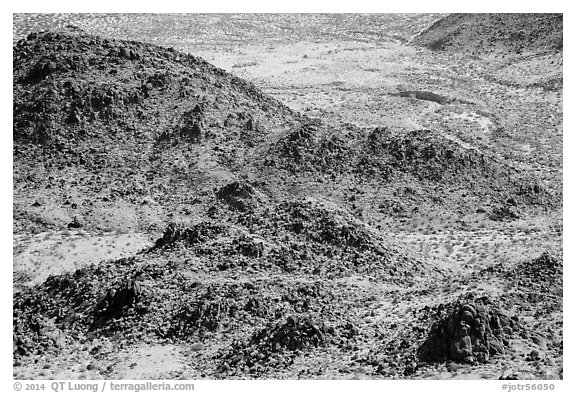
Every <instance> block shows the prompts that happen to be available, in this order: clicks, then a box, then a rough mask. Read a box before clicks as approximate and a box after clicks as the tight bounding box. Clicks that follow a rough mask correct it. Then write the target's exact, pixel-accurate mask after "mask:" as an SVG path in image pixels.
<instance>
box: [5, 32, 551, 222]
mask: <svg viewBox="0 0 576 393" xmlns="http://www.w3.org/2000/svg"><path fill="white" fill-rule="evenodd" d="M13 57H14V74H13V86H14V191H15V198H14V201H15V209H14V214H15V230H16V231H17V232H19V231H38V230H43V229H46V228H62V227H65V226H70V227H72V228H75V227H80V226H87V227H89V228H97V229H122V230H130V229H138V230H148V229H149V228H152V229H155V230H161V228H163V227H164V226H165V225H166V224H167V223H168V222H169V221H170V220H167V217H169V216H170V215H172V218H177V217H183V218H186V217H187V216H190V215H191V214H192V213H193V212H194V214H198V213H199V212H200V211H201V210H202V208H201V205H202V204H203V203H207V202H208V201H210V200H213V199H214V198H215V195H214V192H213V187H215V186H217V187H220V186H222V185H223V184H226V183H229V182H231V181H234V180H238V179H242V178H244V179H258V181H259V182H260V184H259V185H258V186H257V187H256V188H259V189H260V190H259V191H261V192H263V193H264V194H266V195H268V196H269V197H272V198H273V199H275V200H282V199H284V198H286V197H287V196H288V195H289V194H291V191H290V190H292V189H293V188H294V184H298V183H301V182H303V184H306V187H308V188H309V189H311V190H316V191H317V192H315V193H314V195H318V194H320V195H322V194H323V193H324V191H325V188H326V181H327V180H329V182H331V183H333V184H336V187H335V188H336V190H335V191H336V194H337V198H340V199H346V198H348V195H347V194H348V192H347V191H344V189H345V188H349V186H350V185H351V184H364V186H363V187H362V188H366V189H365V190H364V191H367V190H368V189H369V190H370V193H371V194H372V189H373V188H374V187H379V188H384V190H382V191H380V192H379V193H378V194H377V195H376V196H377V197H378V196H383V195H387V196H386V198H385V199H387V200H390V198H392V199H394V201H392V202H391V203H394V204H399V203H400V204H405V203H406V199H405V198H403V197H401V196H398V195H396V196H393V197H391V194H393V193H394V192H396V189H397V186H398V185H400V184H401V185H402V186H405V185H410V186H411V187H412V188H413V189H414V190H415V198H413V199H414V201H413V202H410V203H415V204H422V203H424V204H427V205H430V206H442V205H445V204H448V205H452V204H453V203H454V202H455V199H454V198H452V197H450V195H451V194H453V193H454V191H455V189H456V190H458V189H459V190H462V191H463V192H464V193H465V194H466V193H468V194H469V195H470V197H474V198H480V199H483V200H484V201H486V203H487V205H488V206H484V208H487V209H490V208H491V207H492V205H499V204H501V203H506V201H508V200H510V199H512V200H513V201H514V202H513V203H514V204H516V205H522V206H544V207H546V206H551V205H556V204H557V203H558V198H557V197H555V196H554V195H551V194H549V193H548V192H547V191H546V190H545V188H544V187H542V185H541V184H539V182H538V180H537V179H535V178H529V177H527V176H525V175H523V174H522V173H521V172H519V171H518V170H516V169H514V168H509V167H507V166H506V165H505V164H503V163H501V162H499V161H498V160H495V159H494V158H492V157H490V156H487V155H486V154H483V153H480V152H478V151H475V150H473V149H472V150H471V149H469V148H466V147H463V146H461V145H458V144H456V143H454V142H452V141H450V140H448V139H446V138H444V137H442V136H440V135H438V134H436V133H435V132H434V130H430V131H418V132H415V133H414V134H410V135H403V134H402V133H396V132H393V130H388V129H385V128H378V129H375V130H363V129H359V128H358V127H355V126H353V125H341V126H339V127H336V128H334V127H333V126H328V125H325V124H323V123H322V121H320V120H317V119H309V118H307V117H305V116H302V115H300V114H299V113H296V112H293V111H291V110H290V109H288V108H287V107H286V106H284V105H282V104H281V103H280V102H278V101H276V100H274V99H272V98H270V97H268V96H266V95H265V94H263V93H262V92H260V91H259V90H258V89H257V88H255V87H254V86H253V85H252V84H250V83H248V82H246V81H244V80H242V79H239V78H237V77H235V76H233V75H230V74H228V73H226V72H224V71H223V70H221V69H218V68H216V67H213V66H211V65H210V64H208V63H206V62H205V61H203V60H202V59H200V58H196V57H194V56H192V55H189V54H184V53H180V52H177V51H175V50H172V49H169V48H163V47H158V46H153V45H149V44H143V43H138V42H126V41H118V40H110V39H103V38H99V37H95V36H90V35H86V34H84V33H82V32H76V31H72V32H60V33H40V34H31V35H29V36H28V38H27V39H25V40H21V41H19V42H18V43H17V44H16V46H15V47H14V55H13ZM319 176H320V177H325V178H326V180H321V179H319ZM447 183H449V184H450V185H451V187H450V189H448V188H446V187H445V185H446V184H447ZM299 196H301V195H299ZM380 199H381V198H380ZM458 200H459V202H458V203H459V204H460V205H461V206H462V207H463V208H464V207H465V206H467V205H474V206H475V205H477V204H478V202H476V201H470V200H467V199H462V198H458ZM384 202H385V201H383V200H381V201H380V202H379V203H378V204H381V203H384ZM373 203H375V201H372V202H370V203H368V201H367V204H370V205H371V204H373ZM440 208H442V207H440ZM477 208H478V206H477ZM407 209H408V210H410V206H407ZM468 210H469V211H471V212H473V211H474V210H470V209H468ZM115 217H122V220H116V219H115Z"/></svg>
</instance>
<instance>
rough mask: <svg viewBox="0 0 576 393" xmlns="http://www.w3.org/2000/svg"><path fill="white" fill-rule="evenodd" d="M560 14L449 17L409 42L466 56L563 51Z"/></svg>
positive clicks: (465, 15)
mask: <svg viewBox="0 0 576 393" xmlns="http://www.w3.org/2000/svg"><path fill="white" fill-rule="evenodd" d="M562 25H563V17H562V14H451V15H449V16H446V17H445V18H442V19H440V20H439V21H437V22H436V23H434V24H433V25H432V26H431V27H430V28H428V29H426V30H425V31H424V32H422V33H421V34H419V35H418V36H417V37H415V38H414V39H413V40H412V43H413V44H414V45H418V46H424V47H427V48H430V49H432V50H436V51H449V52H466V53H469V54H477V55H479V54H486V53H498V54H520V53H554V52H559V51H562V46H563V41H562V32H563V28H562Z"/></svg>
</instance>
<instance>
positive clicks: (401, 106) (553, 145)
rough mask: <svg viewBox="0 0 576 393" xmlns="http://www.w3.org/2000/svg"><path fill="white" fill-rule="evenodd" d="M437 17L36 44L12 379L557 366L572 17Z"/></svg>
mask: <svg viewBox="0 0 576 393" xmlns="http://www.w3.org/2000/svg"><path fill="white" fill-rule="evenodd" d="M245 17H248V16H245ZM440 17H441V16H440V15H438V16H433V15H420V16H419V15H397V16H396V17H394V16H375V15H372V16H356V17H354V16H351V15H341V16H322V15H309V16H298V18H294V17H290V16H273V15H267V16H262V15H253V16H252V18H253V22H254V24H251V27H252V30H246V29H245V27H243V23H242V22H243V21H242V19H241V18H239V19H234V18H231V17H229V16H221V17H220V18H218V17H217V16H206V15H204V16H202V15H197V16H195V18H196V21H197V22H198V23H197V24H196V25H195V27H193V28H191V27H185V26H184V24H183V23H182V21H183V20H188V21H189V19H186V18H190V17H189V16H180V17H179V16H168V15H164V16H162V15H160V16H158V15H140V16H138V15H136V16H133V18H128V19H122V18H121V17H119V16H90V15H76V16H66V15H53V16H50V17H49V18H48V21H49V22H50V23H44V24H45V26H44V27H51V28H52V31H49V32H31V33H30V34H28V35H27V36H26V37H25V38H22V39H19V40H17V41H15V44H14V51H13V85H14V112H13V114H14V130H13V135H14V236H15V237H14V288H15V295H14V376H15V377H17V378H45V377H54V378H73V379H75V378H126V379H132V378H150V377H152V378H187V379H195V378H229V377H234V378H238V377H240V378H261V377H265V378H466V377H471V378H489V379H495V378H499V377H505V378H515V377H516V378H518V377H521V378H539V379H553V378H559V377H561V369H562V340H563V338H562V337H563V335H562V271H563V269H562V221H561V220H562V194H561V191H562V187H561V186H562V168H561V163H562V155H561V154H562V153H561V151H562V149H561V147H562V120H561V115H562V41H561V37H562V35H561V31H562V18H561V16H560V17H558V16H555V15H550V16H547V17H545V16H542V15H540V16H538V15H536V16H534V15H526V16H518V15H510V16H509V17H510V18H512V19H513V20H514V21H517V20H519V21H523V22H522V23H523V24H522V26H524V30H528V31H526V33H525V35H524V36H522V37H520V38H517V37H515V36H514V37H512V38H510V35H509V34H508V33H506V31H504V32H502V31H500V30H498V32H499V33H498V34H494V31H495V30H496V29H495V28H489V26H496V25H498V23H500V24H502V25H503V27H502V28H509V29H515V28H516V27H518V26H517V24H511V23H508V24H507V23H504V22H502V21H501V19H502V18H503V17H502V16H489V15H488V16H474V15H468V16H462V15H455V16H452V15H451V16H448V17H446V18H442V19H440V20H439V21H438V22H436V23H433V24H432V22H434V20H435V19H439V18H440ZM36 18H39V19H40V20H43V19H42V18H46V16H34V15H28V16H22V15H20V16H19V15H15V36H18V35H19V34H22V32H23V31H26V27H27V26H30V24H31V22H33V21H35V20H36ZM109 18H112V22H110V20H109ZM114 18H116V19H114ZM142 18H148V19H152V20H153V21H155V23H156V24H154V23H148V24H146V23H139V24H136V25H134V26H137V27H134V26H133V25H132V24H131V23H132V22H133V21H134V20H136V21H138V20H139V19H142ZM179 18H184V19H179ZM210 18H215V19H210ZM334 18H336V20H340V22H342V23H341V24H340V27H339V28H336V27H334V26H335V23H336V20H335V19H334ZM338 18H340V19H338ZM526 18H536V19H537V20H538V21H541V20H543V21H544V22H545V23H544V22H541V23H540V22H539V23H535V22H534V21H533V20H532V21H531V22H530V21H528V22H527V21H526V20H528V19H526ZM357 19H362V20H360V21H362V22H366V21H368V22H371V23H368V24H367V25H364V24H362V23H358V22H359V20H357ZM492 19H496V21H494V20H492ZM211 20H212V22H210V21H211ZM214 20H215V22H214ZM287 20H288V22H290V23H293V22H294V21H296V20H299V21H300V23H303V26H320V27H321V28H320V29H313V28H310V27H302V28H301V29H297V28H296V27H294V26H292V24H290V26H292V27H291V29H292V30H291V33H290V34H287V33H286V32H283V30H282V29H280V27H278V26H286V23H287ZM54 21H56V22H58V23H60V22H62V21H64V22H65V23H63V24H68V23H74V25H68V26H61V27H58V26H54V25H53V23H55V22H54ZM102 21H104V23H105V26H106V29H102V28H101V27H100V25H97V24H96V23H100V22H102ZM44 22H45V21H44ZM383 22H387V24H385V23H383ZM51 23H52V25H51ZM123 23H124V24H123ZM518 23H520V22H518ZM205 24H207V25H209V26H215V27H214V30H210V29H205V28H204V27H205ZM152 25H153V26H163V30H160V31H156V32H155V33H154V32H153V31H140V30H139V29H142V28H143V27H142V26H152ZM359 25H362V26H364V27H363V29H364V30H362V29H357V26H359ZM186 26H188V25H186ZM271 26H276V27H278V29H279V30H278V31H277V32H276V33H270V34H268V35H264V36H262V37H258V38H259V39H261V40H260V41H258V42H259V44H258V45H259V46H257V45H256V44H255V40H256V38H255V37H254V35H253V34H255V33H257V31H258V29H262V30H263V31H271ZM354 26H356V27H354ZM380 26H386V29H380V28H379V27H380ZM407 26H411V27H407ZM467 26H474V28H475V29H477V31H476V33H475V34H473V35H469V34H468V33H466V34H463V33H462V32H463V31H464V32H467V31H469V29H467ZM498 26H499V25H498ZM531 26H536V27H534V28H533V29H530V27H531ZM114 27H116V28H117V29H118V31H116V30H114ZM126 29H128V31H130V32H131V33H130V34H119V33H118V32H120V31H124V30H126ZM144 29H145V28H144ZM182 29H198V32H199V34H201V33H200V30H207V31H208V33H209V32H210V31H213V32H214V31H219V32H221V31H229V30H231V31H234V32H238V34H235V35H234V37H237V40H238V41H239V42H234V41H230V40H229V38H227V37H221V36H220V35H219V34H212V35H211V37H212V38H213V39H214V40H215V41H217V42H214V43H213V47H212V48H207V46H208V44H207V42H208V41H202V39H201V38H202V37H201V36H200V37H198V36H194V35H193V34H190V31H188V35H185V34H184V32H183V30H182ZM296 31H297V33H296ZM558 31H560V33H559V35H558ZM166 32H170V34H174V33H178V34H176V37H179V39H174V38H173V39H172V40H168V39H167V36H166V35H167V34H168V33H166ZM242 32H244V33H242ZM246 32H248V33H246ZM376 32H377V33H376ZM26 33H27V32H26ZM94 33H98V34H94ZM208 33H206V32H204V33H203V34H208ZM131 34H133V36H131ZM120 35H121V36H122V37H126V36H128V37H129V38H138V40H131V41H127V40H121V39H118V38H117V37H118V36H120ZM183 37H195V39H196V40H198V41H197V42H196V43H194V42H192V43H187V42H186V41H185V40H184V39H183ZM471 37H473V39H472V38H471ZM478 37H484V39H485V40H487V41H486V42H495V43H496V45H495V46H494V45H485V44H484V41H483V40H481V39H480V38H478ZM527 37H528V38H527ZM218 40H221V41H218ZM439 40H441V41H442V42H443V44H442V45H436V44H434V42H439ZM510 41H513V42H514V44H510ZM517 41H521V43H518V42H517ZM201 42H203V43H204V44H200V43H201ZM409 42H411V44H410V45H408V43H409ZM175 43H176V44H178V45H174V44H175ZM464 43H466V45H464ZM158 44H160V45H158ZM220 44H222V45H220ZM166 45H173V46H177V47H178V48H179V49H174V48H172V47H167V46H166ZM227 45H228V47H227ZM266 45H269V46H268V47H267V48H268V49H264V48H265V47H266ZM272 45H274V46H272ZM229 46H232V47H234V48H243V49H242V51H244V52H241V53H238V55H237V56H238V57H237V58H235V59H232V58H231V56H233V55H231V54H230V53H235V52H234V51H230V50H229V49H230V48H229ZM419 46H424V48H423V49H422V48H419ZM195 48H197V49H198V51H199V52H201V53H202V55H204V56H205V57H208V58H210V57H211V56H212V57H214V59H215V61H214V62H215V63H217V64H220V65H221V66H222V67H225V68H227V69H228V71H226V70H224V69H223V68H219V67H217V66H214V65H212V64H210V63H208V62H207V61H205V60H203V58H201V57H198V56H197V55H195V54H194V49H195ZM270 48H272V49H270ZM329 48H331V49H329ZM430 48H431V49H430ZM454 48H458V50H454ZM462 48H464V49H465V50H463V49H462ZM303 50H304V51H305V53H302V51H303ZM293 51H296V52H294V53H297V55H295V54H293ZM339 52H340V53H339ZM191 53H192V54H191ZM485 53H486V54H488V55H489V56H492V57H491V60H489V59H486V60H483V59H482V58H480V57H479V56H480V55H479V54H485ZM206 55H208V56H206ZM280 55H282V56H280ZM483 56H484V55H483ZM241 59H242V61H240V60H241ZM358 59H361V60H362V61H363V62H364V63H363V64H362V65H358V64H357V63H358ZM274 62H280V63H282V64H281V67H277V68H274V69H273V70H272V69H271V68H268V67H272V66H271V64H272V65H274V64H275V63H274ZM301 63H304V64H301ZM227 65H228V66H227ZM330 67H332V68H333V69H331V68H330ZM333 70H339V71H340V73H339V74H334V73H332V71H333ZM230 71H231V72H230ZM280 71H282V72H283V75H282V76H281V77H279V75H277V74H276V73H278V72H280ZM523 73H529V74H530V75H532V77H533V78H534V79H533V80H530V81H529V80H528V79H526V78H524V77H523V76H522V75H523ZM235 74H241V76H242V77H244V78H241V77H239V76H236V75H235ZM370 77H372V86H370V80H371V79H370ZM330 78H332V79H330ZM248 80H251V81H248ZM296 92H298V94H296ZM294 97H296V98H294ZM283 102H286V104H284V103H283ZM311 103H314V104H313V105H311ZM520 146H522V148H519V147H520Z"/></svg>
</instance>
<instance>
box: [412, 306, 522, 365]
mask: <svg viewBox="0 0 576 393" xmlns="http://www.w3.org/2000/svg"><path fill="white" fill-rule="evenodd" d="M447 311H448V312H447V315H446V316H445V317H444V318H443V319H441V320H440V321H438V322H436V323H435V324H434V325H433V326H432V328H431V330H430V333H429V335H428V339H427V340H426V341H425V342H424V343H423V344H422V345H421V347H420V349H419V356H420V359H421V360H423V361H444V360H453V361H456V362H465V363H474V362H486V361H488V360H489V359H490V357H491V356H495V355H501V354H503V353H504V351H505V349H506V348H507V347H508V345H509V339H510V338H511V337H512V336H513V334H514V332H515V331H517V330H518V329H519V326H518V323H517V320H516V319H515V318H514V317H512V318H510V317H509V316H508V315H506V314H504V313H503V312H501V311H500V310H499V309H498V308H496V307H494V306H492V305H491V304H490V302H489V300H488V299H486V298H483V299H476V300H475V301H474V302H469V303H457V304H454V305H449V306H448V310H447Z"/></svg>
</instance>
